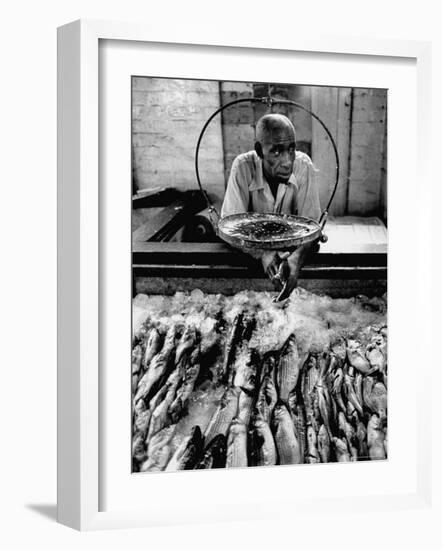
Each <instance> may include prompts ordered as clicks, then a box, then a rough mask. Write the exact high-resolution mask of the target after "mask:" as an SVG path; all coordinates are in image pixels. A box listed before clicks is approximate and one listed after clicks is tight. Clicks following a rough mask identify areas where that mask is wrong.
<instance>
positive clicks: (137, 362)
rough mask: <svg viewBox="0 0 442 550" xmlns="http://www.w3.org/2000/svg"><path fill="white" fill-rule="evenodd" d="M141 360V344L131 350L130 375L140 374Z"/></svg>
mask: <svg viewBox="0 0 442 550" xmlns="http://www.w3.org/2000/svg"><path fill="white" fill-rule="evenodd" d="M142 359H143V348H142V346H141V344H137V345H136V346H135V347H134V349H133V350H132V374H138V373H139V372H140V368H141V360H142Z"/></svg>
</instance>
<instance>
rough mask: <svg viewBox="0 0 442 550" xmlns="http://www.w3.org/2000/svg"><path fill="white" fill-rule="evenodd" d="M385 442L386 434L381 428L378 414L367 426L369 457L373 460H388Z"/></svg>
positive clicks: (372, 417)
mask: <svg viewBox="0 0 442 550" xmlns="http://www.w3.org/2000/svg"><path fill="white" fill-rule="evenodd" d="M384 440H385V433H384V431H383V430H382V428H381V420H380V418H379V416H378V415H377V414H376V413H375V414H372V415H371V417H370V420H369V421H368V424H367V445H368V455H369V457H370V459H371V460H382V459H384V458H387V454H386V452H385V447H384Z"/></svg>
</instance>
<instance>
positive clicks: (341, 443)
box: [332, 437, 351, 462]
mask: <svg viewBox="0 0 442 550" xmlns="http://www.w3.org/2000/svg"><path fill="white" fill-rule="evenodd" d="M332 441H333V446H334V450H335V455H336V460H337V462H350V460H351V457H350V453H349V450H348V446H347V441H346V440H345V439H341V438H339V437H333V440H332Z"/></svg>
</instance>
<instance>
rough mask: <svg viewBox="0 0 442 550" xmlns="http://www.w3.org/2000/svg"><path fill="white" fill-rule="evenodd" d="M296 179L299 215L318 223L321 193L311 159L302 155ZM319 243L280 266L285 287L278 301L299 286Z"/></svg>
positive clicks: (294, 254) (304, 248) (296, 252)
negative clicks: (304, 267)
mask: <svg viewBox="0 0 442 550" xmlns="http://www.w3.org/2000/svg"><path fill="white" fill-rule="evenodd" d="M294 173H295V177H296V179H297V182H298V196H297V205H298V214H299V215H300V216H304V217H306V218H310V219H312V220H315V221H318V220H319V217H320V215H321V206H320V203H319V192H318V186H317V181H316V168H315V167H314V165H313V163H312V161H311V160H310V158H309V157H308V156H307V155H305V154H304V153H300V162H298V163H297V165H296V166H295V171H294ZM317 248H318V243H317V242H313V243H308V244H305V245H302V246H300V247H298V248H297V249H296V250H295V251H294V252H293V253H292V254H291V255H290V256H289V257H288V258H287V260H286V264H285V265H281V266H280V276H281V279H282V281H284V286H283V289H282V291H281V293H280V294H279V296H278V297H277V299H276V300H277V301H282V300H285V299H286V298H288V297H289V296H290V294H291V293H292V292H293V290H294V289H295V288H296V287H297V286H298V278H299V273H300V271H301V268H302V266H303V265H304V262H305V260H306V257H307V256H308V254H309V252H311V251H315V249H317Z"/></svg>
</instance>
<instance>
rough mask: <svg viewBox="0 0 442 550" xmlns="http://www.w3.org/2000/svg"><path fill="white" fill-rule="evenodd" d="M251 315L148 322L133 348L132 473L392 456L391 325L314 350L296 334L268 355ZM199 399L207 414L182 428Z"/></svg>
mask: <svg viewBox="0 0 442 550" xmlns="http://www.w3.org/2000/svg"><path fill="white" fill-rule="evenodd" d="M254 330H255V320H254V318H253V315H250V314H249V313H245V312H240V313H239V314H238V315H237V316H236V317H235V319H234V320H233V322H232V323H231V324H226V323H225V320H222V319H220V320H219V323H218V324H217V327H216V328H215V329H214V333H215V337H214V336H213V335H212V337H211V340H210V345H208V344H207V342H204V341H203V340H202V338H201V334H200V333H199V331H198V330H197V328H196V327H195V326H192V325H191V324H189V325H187V326H179V325H178V324H174V323H170V325H169V326H168V327H167V330H164V328H163V327H158V326H156V325H155V324H154V323H151V322H147V323H146V327H145V330H144V331H143V333H142V334H141V335H139V336H138V338H137V340H136V341H135V342H134V347H133V351H132V389H133V452H132V456H133V469H134V471H162V470H164V471H177V470H187V469H209V468H223V467H227V468H231V467H246V466H270V465H276V464H301V463H319V462H334V461H338V462H347V461H356V460H369V459H372V460H373V459H385V458H386V457H387V329H386V326H385V325H383V326H375V327H370V330H369V337H364V341H363V342H362V341H361V339H360V338H358V336H357V335H355V336H354V337H353V338H350V337H346V338H345V339H344V338H337V339H336V341H335V342H334V343H333V344H332V345H330V347H329V348H328V349H326V350H323V351H321V352H320V353H317V352H315V353H310V352H309V350H305V349H304V348H303V347H302V346H300V345H299V342H298V339H297V336H296V333H292V334H291V335H290V336H289V337H288V339H287V340H286V341H285V343H284V344H283V346H282V347H281V348H280V349H278V350H272V351H270V352H267V353H265V354H264V355H263V356H261V355H260V353H259V352H258V351H257V350H256V349H254V348H251V347H250V346H249V342H250V339H251V336H252V334H253V332H254ZM197 399H205V400H206V401H205V402H207V403H208V404H211V405H212V407H211V408H210V409H209V408H207V410H208V411H210V415H209V416H208V417H207V418H206V419H201V420H198V423H195V424H194V425H190V426H188V429H187V430H185V431H184V432H183V431H182V430H181V431H180V427H181V426H182V425H183V424H184V423H185V421H186V417H187V418H191V415H190V416H187V415H189V408H192V406H193V403H194V402H195V401H196V400H197Z"/></svg>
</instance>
